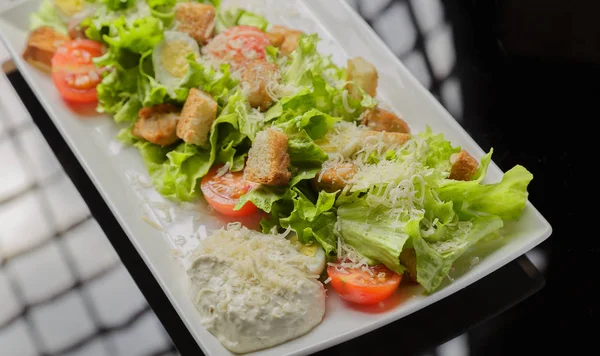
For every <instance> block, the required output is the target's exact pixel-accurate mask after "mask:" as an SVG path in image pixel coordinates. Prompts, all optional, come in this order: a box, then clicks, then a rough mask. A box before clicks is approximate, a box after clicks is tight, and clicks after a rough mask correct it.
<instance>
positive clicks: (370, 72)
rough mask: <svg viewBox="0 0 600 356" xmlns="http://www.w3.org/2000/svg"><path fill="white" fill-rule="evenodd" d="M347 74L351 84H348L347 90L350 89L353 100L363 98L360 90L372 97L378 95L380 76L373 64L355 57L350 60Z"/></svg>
mask: <svg viewBox="0 0 600 356" xmlns="http://www.w3.org/2000/svg"><path fill="white" fill-rule="evenodd" d="M346 72H347V79H348V81H349V82H350V83H348V84H347V86H346V89H348V92H349V94H350V96H351V97H352V98H354V99H361V98H362V96H361V93H360V90H358V88H361V89H362V90H364V91H365V92H366V93H367V94H369V95H370V96H375V94H377V83H378V80H379V74H377V69H376V68H375V66H374V65H373V64H371V63H369V62H367V61H366V60H365V59H364V58H362V57H355V58H352V59H349V60H348V65H347V68H346Z"/></svg>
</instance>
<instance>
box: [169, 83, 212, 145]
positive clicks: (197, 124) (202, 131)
mask: <svg viewBox="0 0 600 356" xmlns="http://www.w3.org/2000/svg"><path fill="white" fill-rule="evenodd" d="M217 108H218V104H217V102H216V101H215V100H214V99H213V98H212V97H211V96H210V95H208V94H206V93H204V92H203V91H201V90H199V89H196V88H192V89H190V92H189V94H188V97H187V99H186V100H185V104H184V105H183V109H181V114H180V115H179V122H178V123H177V137H179V138H181V139H182V140H183V141H185V142H186V143H190V144H194V145H198V146H206V145H208V137H209V134H210V129H211V127H212V124H213V122H214V121H215V119H216V118H217Z"/></svg>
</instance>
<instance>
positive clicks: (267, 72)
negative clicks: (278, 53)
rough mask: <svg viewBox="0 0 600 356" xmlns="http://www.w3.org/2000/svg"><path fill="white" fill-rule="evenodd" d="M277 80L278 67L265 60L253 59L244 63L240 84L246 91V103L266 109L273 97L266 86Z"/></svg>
mask: <svg viewBox="0 0 600 356" xmlns="http://www.w3.org/2000/svg"><path fill="white" fill-rule="evenodd" d="M278 81H279V67H278V66H277V65H276V64H275V63H270V62H268V61H267V60H264V59H262V60H255V61H252V62H249V63H248V64H246V65H245V67H244V69H243V71H242V80H241V85H242V88H244V91H245V92H246V95H247V98H248V103H249V104H250V106H252V107H253V108H259V109H260V110H263V111H264V110H266V109H268V108H269V107H270V106H271V104H273V98H272V97H271V95H269V93H268V90H267V89H268V86H269V85H270V84H276V83H277V82H278Z"/></svg>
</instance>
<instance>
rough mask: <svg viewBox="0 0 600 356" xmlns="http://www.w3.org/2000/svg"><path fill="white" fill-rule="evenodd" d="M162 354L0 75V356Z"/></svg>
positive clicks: (137, 296) (93, 227)
mask: <svg viewBox="0 0 600 356" xmlns="http://www.w3.org/2000/svg"><path fill="white" fill-rule="evenodd" d="M2 1H3V0H0V7H1V6H2ZM6 58H8V55H7V54H6V52H5V49H4V48H3V47H2V45H0V63H2V62H3V60H4V59H6ZM98 330H104V331H105V333H104V334H99V333H98ZM62 350H64V352H62ZM167 352H174V348H173V347H172V345H171V341H170V339H169V338H168V336H167V334H166V332H165V331H164V329H163V328H162V325H161V324H160V323H159V322H158V320H157V319H156V316H155V315H154V313H153V312H152V311H151V310H150V309H149V307H148V305H147V303H146V300H145V299H144V298H143V296H142V294H141V293H140V291H139V289H138V288H137V286H136V285H135V283H134V281H133V280H132V279H131V277H130V276H129V274H128V273H127V271H126V270H125V268H124V267H123V265H122V264H121V261H120V260H119V258H118V256H117V254H116V252H115V251H114V249H113V248H112V246H111V245H110V243H109V242H108V239H107V238H106V236H105V235H104V232H103V231H102V229H101V228H100V227H99V225H98V223H97V222H96V221H95V220H94V219H93V218H92V217H90V211H89V208H88V207H87V205H86V204H85V202H84V201H83V199H82V198H81V196H80V195H79V192H78V191H77V190H76V188H75V187H74V185H73V184H72V182H71V181H70V179H69V178H68V177H67V176H66V175H65V173H64V171H63V170H62V168H61V167H60V165H59V163H58V161H57V159H56V157H55V156H54V154H53V153H52V150H51V149H50V147H49V146H48V145H47V143H46V141H45V139H44V138H43V136H42V135H41V133H40V132H39V130H38V128H37V127H36V126H35V125H34V124H33V122H32V120H31V117H30V116H29V114H28V113H27V112H26V111H25V109H24V107H23V106H22V104H21V102H20V99H19V98H18V96H17V95H16V94H15V93H14V91H13V88H12V86H11V85H10V84H9V82H8V80H7V79H6V78H5V77H4V75H3V74H2V73H0V356H39V355H51V356H55V355H60V356H133V355H152V354H157V355H158V354H167ZM173 355H174V356H176V355H177V354H176V353H173Z"/></svg>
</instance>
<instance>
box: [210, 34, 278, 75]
mask: <svg viewBox="0 0 600 356" xmlns="http://www.w3.org/2000/svg"><path fill="white" fill-rule="evenodd" d="M269 44H270V42H269V38H268V37H267V35H266V34H265V33H264V32H263V31H261V30H260V29H259V28H258V27H254V26H235V27H231V28H228V29H227V30H225V31H223V32H221V33H219V34H218V35H216V36H215V37H214V38H213V39H212V40H211V41H210V42H209V43H208V44H207V45H206V47H205V49H206V51H207V52H208V53H209V54H210V55H212V56H214V57H216V58H220V59H222V60H224V61H226V62H228V63H230V64H232V65H233V66H238V65H241V64H243V63H244V62H247V61H252V60H256V59H264V58H265V57H266V55H267V52H266V50H265V48H266V47H267V46H268V45H269Z"/></svg>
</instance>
